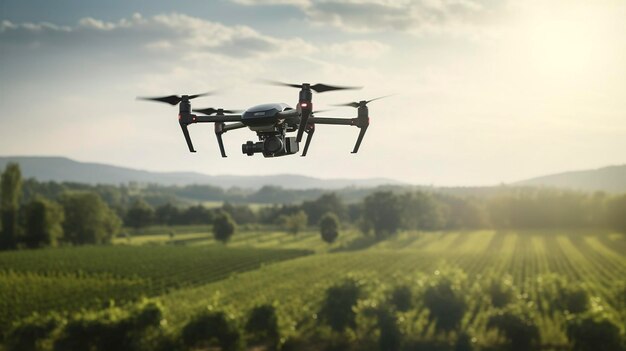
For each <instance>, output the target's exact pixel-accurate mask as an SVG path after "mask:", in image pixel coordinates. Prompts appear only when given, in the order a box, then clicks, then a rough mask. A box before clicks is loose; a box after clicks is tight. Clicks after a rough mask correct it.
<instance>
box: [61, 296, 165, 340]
mask: <svg viewBox="0 0 626 351" xmlns="http://www.w3.org/2000/svg"><path fill="white" fill-rule="evenodd" d="M162 316H163V312H162V308H161V306H160V305H159V304H157V303H155V302H151V301H146V302H142V303H139V304H137V305H135V306H132V307H131V308H130V309H126V310H125V309H121V308H118V307H112V308H108V309H106V310H104V311H100V312H81V313H78V314H76V315H74V316H72V317H71V318H70V319H69V320H68V321H67V324H66V325H65V327H64V328H63V330H62V332H61V335H60V337H59V338H58V339H57V340H56V341H55V342H54V350H59V351H61V350H103V351H105V350H129V351H132V350H141V349H143V346H144V345H145V344H148V343H149V340H146V339H147V334H148V332H149V331H150V330H159V328H160V327H161V321H162Z"/></svg>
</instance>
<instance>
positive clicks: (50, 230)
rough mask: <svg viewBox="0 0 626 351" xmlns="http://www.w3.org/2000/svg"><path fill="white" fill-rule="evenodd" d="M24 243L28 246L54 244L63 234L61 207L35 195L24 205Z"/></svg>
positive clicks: (63, 217) (63, 215)
mask: <svg viewBox="0 0 626 351" xmlns="http://www.w3.org/2000/svg"><path fill="white" fill-rule="evenodd" d="M24 217H25V220H26V221H25V231H24V243H25V244H26V246H28V247H30V248H36V247H42V246H56V245H57V243H58V241H59V239H61V237H62V236H63V221H64V219H65V213H64V212H63V207H61V205H59V204H58V203H56V202H53V201H50V200H47V199H44V198H43V197H37V198H35V199H33V200H32V201H31V202H30V203H29V204H28V205H26V207H25V211H24Z"/></svg>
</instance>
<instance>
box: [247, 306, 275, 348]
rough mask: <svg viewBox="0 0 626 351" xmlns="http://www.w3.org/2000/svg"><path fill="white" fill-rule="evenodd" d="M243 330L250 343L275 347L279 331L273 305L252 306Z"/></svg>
mask: <svg viewBox="0 0 626 351" xmlns="http://www.w3.org/2000/svg"><path fill="white" fill-rule="evenodd" d="M245 330H246V333H248V335H249V340H250V342H251V343H256V344H264V345H266V346H267V347H268V348H269V349H271V350H274V349H276V348H277V347H278V342H279V339H280V332H279V330H278V317H277V316H276V309H275V308H274V306H272V305H261V306H257V307H255V308H253V309H252V311H250V315H249V316H248V321H247V322H246V326H245Z"/></svg>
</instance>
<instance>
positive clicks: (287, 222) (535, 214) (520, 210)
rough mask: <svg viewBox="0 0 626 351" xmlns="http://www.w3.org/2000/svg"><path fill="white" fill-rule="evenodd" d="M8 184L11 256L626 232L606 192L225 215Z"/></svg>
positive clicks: (96, 192) (625, 198)
mask: <svg viewBox="0 0 626 351" xmlns="http://www.w3.org/2000/svg"><path fill="white" fill-rule="evenodd" d="M1 183H2V184H1V188H0V190H1V193H0V198H1V202H0V212H1V215H0V220H1V222H0V224H1V227H0V228H2V230H1V231H0V248H2V249H11V248H15V247H18V246H26V247H40V246H54V245H56V244H57V243H59V242H63V243H69V244H76V245H79V244H98V243H106V242H108V241H110V239H111V238H112V237H113V236H115V235H116V234H118V233H119V232H120V230H121V228H122V227H123V226H126V227H130V228H135V229H141V228H144V227H147V226H150V225H168V226H174V225H188V224H206V225H213V224H214V223H215V222H216V220H219V221H222V222H225V223H229V224H228V225H227V226H226V227H232V228H233V230H231V233H230V234H229V235H227V236H226V237H225V240H223V241H227V240H228V238H230V236H231V235H232V234H233V233H234V228H235V225H236V224H255V223H258V224H265V225H274V226H279V227H281V228H283V229H284V230H286V231H288V232H291V233H293V234H297V233H298V232H300V231H302V230H304V229H305V228H306V227H307V226H317V225H320V224H322V223H324V228H325V229H326V234H325V235H323V238H324V240H326V241H328V242H332V241H334V239H335V238H336V236H337V234H338V230H339V227H340V226H341V225H342V224H343V225H347V226H355V227H358V228H360V230H361V231H362V232H363V233H364V234H370V235H372V236H373V237H375V238H376V239H384V238H386V237H388V236H389V235H393V234H394V233H396V232H397V231H399V230H422V231H435V230H457V229H484V228H495V229H549V228H568V229H576V228H612V229H614V230H618V231H622V232H626V195H609V194H605V193H601V192H598V193H583V192H574V191H567V190H556V189H549V188H525V187H524V188H506V189H502V190H501V191H489V192H485V193H482V194H481V195H480V196H477V195H465V196H457V195H452V194H450V193H447V192H436V191H424V190H413V191H404V192H397V191H391V190H380V189H378V190H377V191H375V192H372V193H370V194H368V195H367V196H365V197H364V198H363V199H362V200H361V201H357V202H348V201H346V200H345V199H344V198H343V197H342V196H341V195H340V194H341V193H324V194H322V195H320V196H319V197H317V198H315V199H312V200H306V201H303V202H301V203H284V204H280V205H279V204H273V205H267V206H261V207H259V208H256V209H253V208H251V207H250V206H249V205H247V204H241V203H233V202H224V203H223V205H222V206H221V207H219V208H207V207H205V206H203V205H201V204H198V205H192V206H181V205H180V204H178V203H177V202H176V200H175V198H169V197H168V198H167V200H166V201H163V202H162V203H159V204H157V205H155V204H154V201H149V198H148V199H146V198H144V197H143V195H142V194H144V193H141V192H138V191H136V189H135V190H132V187H127V186H120V187H114V186H108V185H102V186H90V185H80V184H72V185H71V186H70V185H68V184H64V185H60V184H58V183H53V182H45V183H38V182H36V181H35V180H32V179H30V180H25V181H24V180H23V179H22V177H21V174H20V170H19V166H18V165H17V164H9V165H7V167H6V169H5V170H4V172H3V173H2V181H1ZM184 189H201V188H197V187H196V188H194V186H190V187H184ZM38 191H40V192H38ZM263 191H264V190H263V189H261V190H259V192H263ZM133 194H134V195H133ZM268 196H269V195H268ZM152 200H154V198H153V199H152ZM157 203H158V202H157ZM225 216H226V218H224V217H225ZM323 219H324V220H323ZM231 222H232V225H231V224H230V223H231ZM324 228H321V231H322V233H323V232H324ZM222 237H223V236H222ZM220 240H221V239H220Z"/></svg>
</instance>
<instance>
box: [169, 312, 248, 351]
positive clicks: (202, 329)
mask: <svg viewBox="0 0 626 351" xmlns="http://www.w3.org/2000/svg"><path fill="white" fill-rule="evenodd" d="M181 337H182V341H183V344H184V345H185V346H186V347H189V348H207V347H210V346H214V345H217V346H219V347H220V348H221V349H222V350H224V351H230V350H239V349H241V335H240V333H239V330H238V329H237V327H236V326H235V325H234V323H233V322H232V321H230V320H229V319H228V318H227V316H226V314H225V313H224V312H210V311H207V312H204V313H202V314H200V315H198V316H196V317H195V318H193V319H192V320H191V321H189V323H187V324H186V325H185V326H184V327H183V330H182V333H181Z"/></svg>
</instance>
